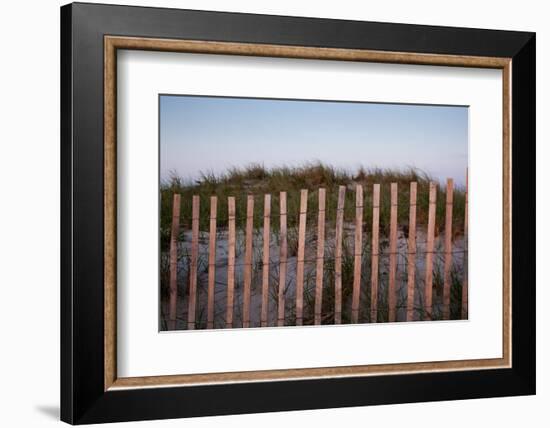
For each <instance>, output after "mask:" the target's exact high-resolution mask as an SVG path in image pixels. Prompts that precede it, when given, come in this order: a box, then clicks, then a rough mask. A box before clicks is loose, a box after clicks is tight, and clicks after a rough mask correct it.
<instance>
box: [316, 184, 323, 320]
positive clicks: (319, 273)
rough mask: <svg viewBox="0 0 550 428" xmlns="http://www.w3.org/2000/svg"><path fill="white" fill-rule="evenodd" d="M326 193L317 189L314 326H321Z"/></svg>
mask: <svg viewBox="0 0 550 428" xmlns="http://www.w3.org/2000/svg"><path fill="white" fill-rule="evenodd" d="M325 206H326V191H325V189H323V188H321V189H319V216H318V218H317V259H316V266H315V325H320V324H321V311H322V308H323V269H324V256H325V209H326V208H325Z"/></svg>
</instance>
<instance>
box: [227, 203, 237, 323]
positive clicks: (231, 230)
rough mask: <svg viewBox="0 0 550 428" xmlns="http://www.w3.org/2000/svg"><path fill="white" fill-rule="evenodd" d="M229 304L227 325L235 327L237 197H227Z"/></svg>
mask: <svg viewBox="0 0 550 428" xmlns="http://www.w3.org/2000/svg"><path fill="white" fill-rule="evenodd" d="M227 211H228V215H227V226H228V233H227V302H226V304H227V306H226V312H225V327H226V328H231V327H233V299H234V292H235V198H234V197H233V196H229V197H228V198H227Z"/></svg>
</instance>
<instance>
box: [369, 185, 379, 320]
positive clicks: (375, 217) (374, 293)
mask: <svg viewBox="0 0 550 428" xmlns="http://www.w3.org/2000/svg"><path fill="white" fill-rule="evenodd" d="M379 229H380V184H375V185H373V190H372V250H371V277H370V282H371V294H370V300H371V301H370V322H377V320H378V258H379V250H380V246H379V242H378V234H379Z"/></svg>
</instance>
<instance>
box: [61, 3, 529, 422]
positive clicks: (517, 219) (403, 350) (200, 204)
mask: <svg viewBox="0 0 550 428" xmlns="http://www.w3.org/2000/svg"><path fill="white" fill-rule="evenodd" d="M61 56H62V58H61V61H62V63H61V83H62V85H61V104H62V111H61V128H62V139H61V156H62V159H61V165H62V171H61V177H62V179H61V186H62V189H61V191H62V207H61V213H62V219H61V222H62V228H61V229H62V234H61V243H62V265H61V272H62V283H61V339H62V343H61V358H62V361H61V366H62V371H61V390H62V396H61V417H62V420H64V421H66V422H69V423H72V424H84V423H97V422H115V421H129V420H144V419H161V418H177V417H190V416H201V415H222V414H231V413H233V414H235V413H249V412H269V411H281V410H297V409H314V408H327V407H343V406H361V405H372V404H388V403H406V402H415V401H434V400H451V399H465V398H477V397H496V396H509V395H526V394H534V393H535V334H534V331H535V279H534V278H535V257H534V255H535V221H534V220H535V209H534V208H535V193H534V192H535V184H534V183H535V35H534V34H533V33H526V32H510V31H496V30H481V29H465V28H447V27H433V26H417V25H407V24H390V23H372V22H354V21H339V20H326V19H313V18H296V17H282V16H266V15H249V14H233V13H220V12H204V11H191V10H175V9H156V8H140V7H128V6H108V5H92V4H78V3H76V4H70V5H67V6H64V7H62V8H61Z"/></svg>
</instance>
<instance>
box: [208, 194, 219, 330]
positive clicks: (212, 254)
mask: <svg viewBox="0 0 550 428" xmlns="http://www.w3.org/2000/svg"><path fill="white" fill-rule="evenodd" d="M217 210H218V197H217V196H211V197H210V231H209V235H208V307H207V320H206V328H214V294H215V292H216V289H215V285H216V217H217Z"/></svg>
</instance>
